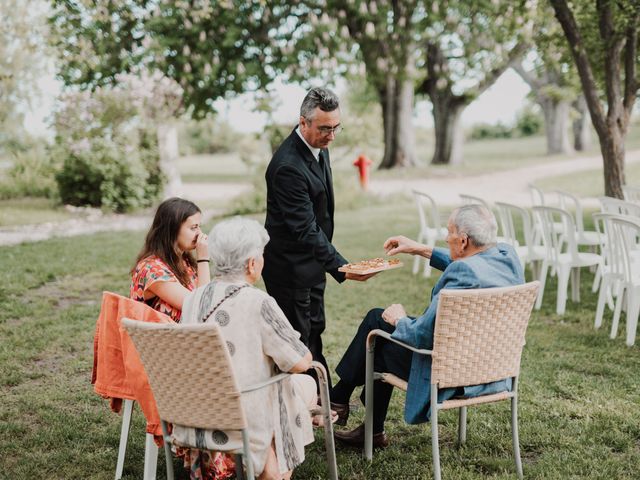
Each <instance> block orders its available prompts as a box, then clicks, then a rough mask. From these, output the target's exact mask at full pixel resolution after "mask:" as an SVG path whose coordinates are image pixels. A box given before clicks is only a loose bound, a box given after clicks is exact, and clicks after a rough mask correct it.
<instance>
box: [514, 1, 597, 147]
mask: <svg viewBox="0 0 640 480" xmlns="http://www.w3.org/2000/svg"><path fill="white" fill-rule="evenodd" d="M534 31H535V36H534V42H535V46H534V47H533V49H532V51H531V52H530V55H528V57H527V59H526V62H524V61H522V62H516V63H515V64H514V65H513V69H514V70H515V71H516V72H517V73H518V74H519V75H520V76H521V77H522V79H523V80H524V81H525V82H526V83H527V84H528V85H529V87H531V91H532V96H533V98H534V100H535V102H536V103H537V104H538V105H539V106H540V108H541V109H542V113H543V114H544V120H545V122H544V123H545V134H546V138H547V153H548V154H549V155H554V154H557V153H568V152H571V151H572V150H573V146H572V143H571V140H570V138H569V125H570V121H571V117H572V116H573V115H574V111H575V114H577V115H578V117H580V114H581V110H580V103H579V96H580V80H579V78H578V75H577V71H576V69H575V67H574V64H573V59H572V58H571V52H569V49H568V48H567V42H566V40H565V38H564V33H563V32H562V29H561V27H560V25H559V24H558V22H557V21H556V19H555V18H554V17H553V10H552V9H551V7H550V6H549V5H548V4H547V3H540V4H538V11H537V14H536V16H535V28H534ZM525 63H526V64H527V66H526V67H525ZM572 109H573V110H574V111H572ZM577 120H579V118H578V119H577ZM583 125H584V122H579V121H578V122H576V124H575V125H574V127H575V128H576V129H577V130H576V131H575V132H574V135H575V136H576V138H578V139H580V140H581V141H579V142H574V143H577V144H578V145H577V146H578V147H580V148H579V149H581V148H582V143H583V141H584V130H587V132H588V129H581V128H579V127H581V126H583Z"/></svg>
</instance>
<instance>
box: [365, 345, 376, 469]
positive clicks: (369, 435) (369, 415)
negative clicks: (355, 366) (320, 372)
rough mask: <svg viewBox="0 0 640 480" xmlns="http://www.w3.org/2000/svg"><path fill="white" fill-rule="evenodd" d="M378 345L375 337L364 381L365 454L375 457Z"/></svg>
mask: <svg viewBox="0 0 640 480" xmlns="http://www.w3.org/2000/svg"><path fill="white" fill-rule="evenodd" d="M375 347H376V339H375V337H372V338H371V343H370V344H369V345H368V348H367V356H366V363H365V381H364V407H365V411H364V456H365V458H366V459H367V460H369V461H371V460H372V459H373V355H374V350H375Z"/></svg>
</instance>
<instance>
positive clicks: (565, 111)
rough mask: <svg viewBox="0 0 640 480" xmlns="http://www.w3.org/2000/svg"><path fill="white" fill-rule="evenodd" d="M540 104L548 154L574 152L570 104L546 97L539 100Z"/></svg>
mask: <svg viewBox="0 0 640 480" xmlns="http://www.w3.org/2000/svg"><path fill="white" fill-rule="evenodd" d="M538 104H539V105H540V106H541V107H542V112H543V113H544V127H545V133H546V135H547V154H548V155H554V154H557V153H570V152H572V151H573V149H572V148H571V142H570V141H569V110H570V105H569V102H567V101H566V100H556V99H552V98H549V97H544V98H539V99H538Z"/></svg>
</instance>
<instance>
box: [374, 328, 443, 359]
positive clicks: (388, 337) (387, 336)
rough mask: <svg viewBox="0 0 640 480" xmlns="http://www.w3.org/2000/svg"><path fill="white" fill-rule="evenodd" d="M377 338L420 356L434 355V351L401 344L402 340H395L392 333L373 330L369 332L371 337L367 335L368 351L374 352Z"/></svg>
mask: <svg viewBox="0 0 640 480" xmlns="http://www.w3.org/2000/svg"><path fill="white" fill-rule="evenodd" d="M375 337H382V338H384V339H385V340H389V341H390V342H393V343H395V344H398V345H400V346H401V347H403V348H406V349H407V350H411V351H412V352H414V353H418V354H420V355H432V354H433V350H425V349H422V348H415V347H412V346H411V345H409V344H406V343H404V342H401V341H400V340H396V339H395V338H393V337H392V336H391V334H390V333H387V332H385V331H384V330H379V329H376V330H371V331H370V332H369V335H367V350H368V351H372V349H373V347H374V344H375Z"/></svg>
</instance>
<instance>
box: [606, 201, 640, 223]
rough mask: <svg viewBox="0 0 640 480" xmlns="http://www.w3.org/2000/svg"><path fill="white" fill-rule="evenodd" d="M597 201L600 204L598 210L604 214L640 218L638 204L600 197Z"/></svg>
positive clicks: (639, 205) (639, 206)
mask: <svg viewBox="0 0 640 480" xmlns="http://www.w3.org/2000/svg"><path fill="white" fill-rule="evenodd" d="M598 201H599V202H600V210H602V212H604V213H613V214H615V215H627V216H629V217H635V218H640V204H636V203H632V202H628V201H625V200H620V199H619V198H613V197H600V198H598Z"/></svg>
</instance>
